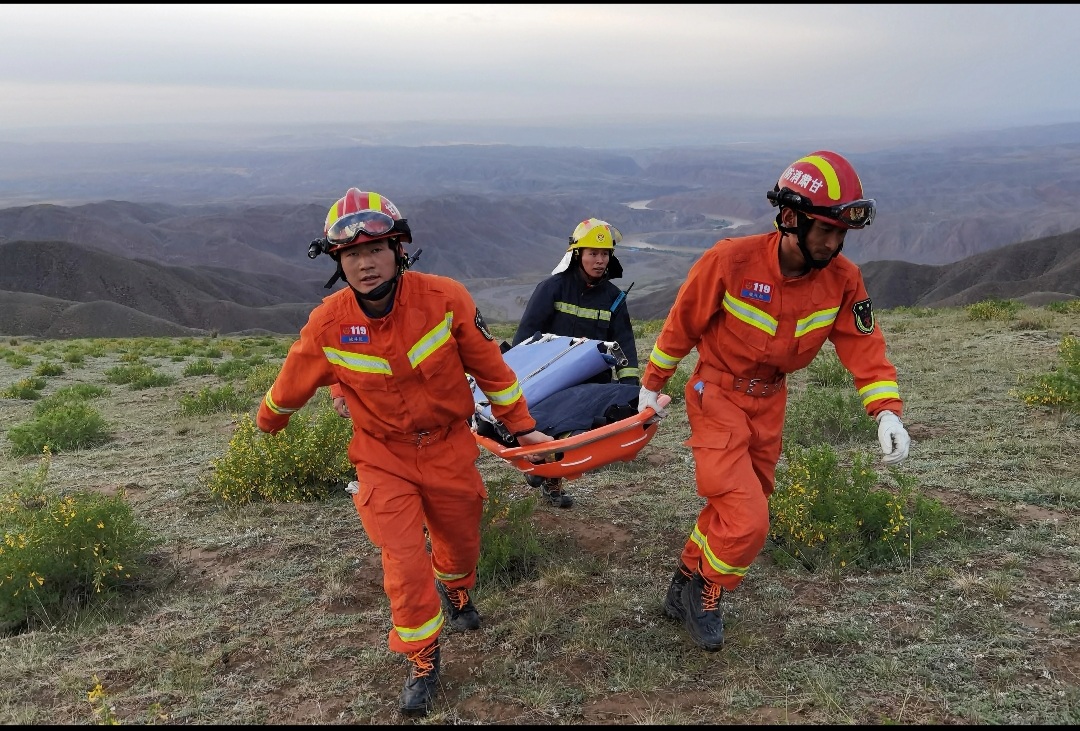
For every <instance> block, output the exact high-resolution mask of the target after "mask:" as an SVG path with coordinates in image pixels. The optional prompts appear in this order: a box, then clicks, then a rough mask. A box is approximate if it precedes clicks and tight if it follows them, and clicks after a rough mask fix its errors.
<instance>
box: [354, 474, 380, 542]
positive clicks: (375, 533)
mask: <svg viewBox="0 0 1080 731" xmlns="http://www.w3.org/2000/svg"><path fill="white" fill-rule="evenodd" d="M372 492H374V490H373V489H372V487H371V483H369V482H361V483H360V490H359V491H358V492H357V493H356V494H355V495H353V496H352V499H353V505H355V506H356V512H357V513H358V514H359V515H360V522H361V523H362V524H363V525H364V532H365V533H367V537H368V540H370V541H371V543H372V544H373V545H374V546H376V547H377V548H382V547H383V540H382V529H381V528H380V527H379V516H378V515H376V514H375V510H374V509H372V507H371V495H372Z"/></svg>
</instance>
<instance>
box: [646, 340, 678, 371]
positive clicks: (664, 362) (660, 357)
mask: <svg viewBox="0 0 1080 731" xmlns="http://www.w3.org/2000/svg"><path fill="white" fill-rule="evenodd" d="M649 362H650V363H652V364H653V365H655V366H656V367H657V368H663V369H664V370H670V369H671V368H675V367H676V366H678V365H679V359H678V358H673V357H671V356H670V355H668V354H667V353H665V352H664V351H662V350H660V348H658V347H657V346H655V345H654V346H653V349H652V354H651V355H650V356H649Z"/></svg>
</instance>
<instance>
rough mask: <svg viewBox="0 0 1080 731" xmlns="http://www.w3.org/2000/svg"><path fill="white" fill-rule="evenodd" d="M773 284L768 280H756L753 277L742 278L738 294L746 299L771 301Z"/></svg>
mask: <svg viewBox="0 0 1080 731" xmlns="http://www.w3.org/2000/svg"><path fill="white" fill-rule="evenodd" d="M772 291H773V286H772V285H771V284H769V283H768V282H758V281H756V280H754V279H744V280H743V283H742V289H741V290H739V294H740V295H741V296H742V297H744V298H746V299H748V300H757V301H758V302H772Z"/></svg>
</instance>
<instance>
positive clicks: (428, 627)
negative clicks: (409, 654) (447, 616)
mask: <svg viewBox="0 0 1080 731" xmlns="http://www.w3.org/2000/svg"><path fill="white" fill-rule="evenodd" d="M442 626H443V613H442V609H440V610H439V613H438V614H436V615H435V616H434V617H432V618H431V619H430V620H428V621H427V622H424V623H423V624H422V625H420V626H419V627H398V626H397V625H396V624H395V625H394V629H395V630H397V633H398V637H400V638H401V639H402V640H404V641H405V642H420V641H421V640H426V639H428V638H430V637H431V636H432V635H434V634H435V633H436V632H438V631H439V630H440V629H442Z"/></svg>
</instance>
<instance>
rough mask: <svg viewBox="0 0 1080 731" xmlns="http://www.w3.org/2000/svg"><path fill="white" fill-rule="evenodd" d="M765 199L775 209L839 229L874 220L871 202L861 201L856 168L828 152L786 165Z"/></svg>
mask: <svg viewBox="0 0 1080 731" xmlns="http://www.w3.org/2000/svg"><path fill="white" fill-rule="evenodd" d="M767 196H768V198H769V200H770V201H771V202H772V204H773V205H774V206H780V207H781V208H793V209H795V210H797V211H801V212H803V213H805V214H806V215H807V216H810V217H811V218H816V219H818V220H820V221H825V222H827V223H831V224H832V225H834V226H840V227H842V228H862V227H863V226H868V225H870V223H871V222H872V221H873V220H874V212H875V205H874V200H873V199H872V198H863V187H862V181H861V180H859V175H858V173H856V172H855V168H853V167H852V166H851V163H849V162H848V161H847V160H845V159H844V158H843V157H842V156H841V155H838V154H837V153H835V152H830V151H828V150H818V151H817V152H811V153H810V154H809V155H807V156H806V157H803V158H800V159H798V160H796V161H795V162H793V163H791V164H790V165H788V167H787V170H785V171H784V174H783V175H781V176H780V180H778V181H777V183H776V187H774V188H773V189H772V190H771V191H769V193H768V194H767Z"/></svg>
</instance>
